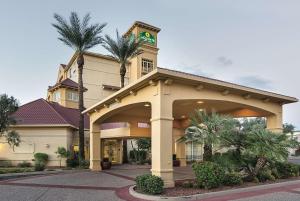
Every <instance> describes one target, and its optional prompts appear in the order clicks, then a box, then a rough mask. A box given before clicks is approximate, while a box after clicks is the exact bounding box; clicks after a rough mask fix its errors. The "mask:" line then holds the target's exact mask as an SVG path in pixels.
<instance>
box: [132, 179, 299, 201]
mask: <svg viewBox="0 0 300 201" xmlns="http://www.w3.org/2000/svg"><path fill="white" fill-rule="evenodd" d="M293 184H300V180H295V181H286V182H279V183H274V184H262V185H258V186H251V187H243V188H237V189H232V190H224V191H217V192H210V193H203V194H195V195H190V196H179V197H165V196H153V195H146V194H141V193H138V192H136V191H135V190H134V187H135V186H131V187H130V188H129V193H130V195H132V196H133V197H136V198H139V199H144V200H154V201H163V200H164V201H165V200H170V201H189V200H199V199H205V198H211V197H216V196H225V195H229V194H233V193H244V192H251V191H256V190H267V189H271V188H276V187H286V186H289V185H293Z"/></svg>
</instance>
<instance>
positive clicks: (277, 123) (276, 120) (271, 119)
mask: <svg viewBox="0 0 300 201" xmlns="http://www.w3.org/2000/svg"><path fill="white" fill-rule="evenodd" d="M267 129H268V130H270V131H273V132H282V113H279V114H273V115H270V116H267Z"/></svg>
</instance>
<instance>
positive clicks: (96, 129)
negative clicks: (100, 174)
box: [90, 122, 102, 171]
mask: <svg viewBox="0 0 300 201" xmlns="http://www.w3.org/2000/svg"><path fill="white" fill-rule="evenodd" d="M100 142H101V139H100V125H99V124H97V123H94V122H91V123H90V169H91V170H93V171H101V170H102V168H101V165H100V162H101V155H100V150H101V149H100V146H101V145H100V144H101V143H100Z"/></svg>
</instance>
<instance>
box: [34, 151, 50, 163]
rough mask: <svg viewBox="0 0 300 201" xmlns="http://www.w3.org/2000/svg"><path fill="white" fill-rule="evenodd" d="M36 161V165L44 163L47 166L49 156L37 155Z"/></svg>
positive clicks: (35, 156) (35, 155)
mask: <svg viewBox="0 0 300 201" xmlns="http://www.w3.org/2000/svg"><path fill="white" fill-rule="evenodd" d="M34 159H35V161H36V163H44V164H46V163H47V162H48V154H45V153H35V154H34Z"/></svg>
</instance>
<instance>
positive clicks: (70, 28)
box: [52, 12, 106, 159]
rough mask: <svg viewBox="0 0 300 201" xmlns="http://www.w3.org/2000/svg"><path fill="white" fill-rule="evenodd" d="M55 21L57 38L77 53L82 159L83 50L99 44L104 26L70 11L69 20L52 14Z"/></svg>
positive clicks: (81, 152)
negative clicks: (91, 22) (92, 22)
mask: <svg viewBox="0 0 300 201" xmlns="http://www.w3.org/2000/svg"><path fill="white" fill-rule="evenodd" d="M54 18H55V20H56V23H54V24H52V25H53V26H54V27H55V28H56V30H57V32H58V33H59V35H60V36H59V37H58V39H59V40H60V41H62V42H63V43H64V44H65V45H67V46H69V47H71V48H72V49H74V50H75V51H76V53H77V65H78V94H79V101H78V108H79V122H78V123H79V125H78V130H79V158H80V159H84V158H85V157H84V115H83V114H82V111H83V110H84V103H83V82H82V71H83V66H84V56H83V55H84V52H85V51H87V50H88V49H90V48H92V47H94V46H96V45H98V44H101V43H102V42H103V37H102V36H101V35H100V34H101V32H102V29H103V28H104V27H105V26H106V23H104V24H98V23H96V24H89V21H90V19H91V17H90V15H89V14H86V15H85V16H84V17H83V19H82V20H81V19H79V16H78V14H77V13H75V12H72V13H71V15H70V18H69V22H67V20H66V19H65V18H63V17H62V16H60V15H58V14H54Z"/></svg>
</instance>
